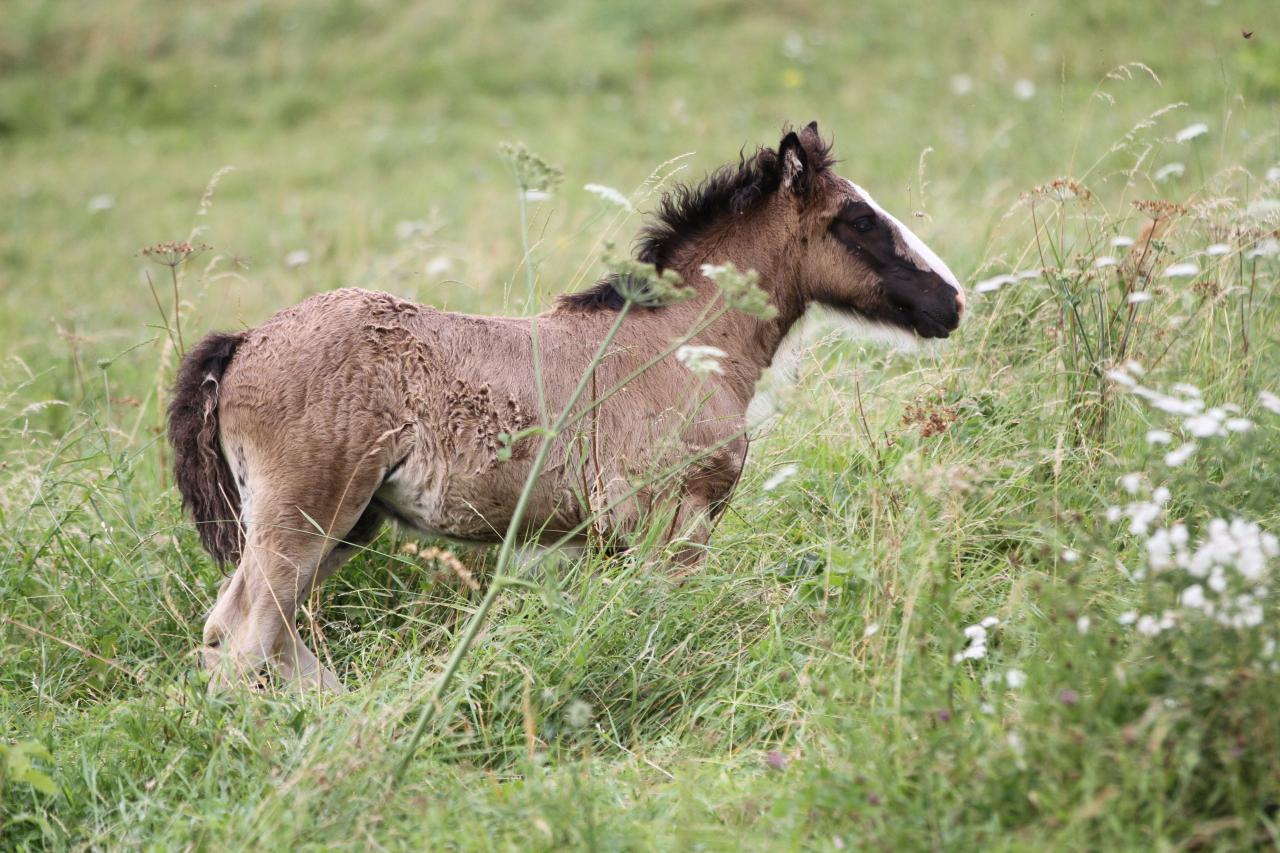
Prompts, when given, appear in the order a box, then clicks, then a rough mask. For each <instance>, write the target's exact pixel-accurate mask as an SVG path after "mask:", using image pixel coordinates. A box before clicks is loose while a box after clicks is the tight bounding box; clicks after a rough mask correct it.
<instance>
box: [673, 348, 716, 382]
mask: <svg viewBox="0 0 1280 853" xmlns="http://www.w3.org/2000/svg"><path fill="white" fill-rule="evenodd" d="M726 355H728V353H726V352H725V351H724V350H722V349H720V348H719V347H706V346H696V345H694V344H685V345H684V346H682V347H680V348H679V349H678V350H676V360H677V361H679V362H680V363H681V364H683V365H684V366H685V367H687V368H689V371H690V372H691V373H696V374H697V375H698V376H706V375H707V374H709V373H724V368H723V367H722V366H721V365H720V359H722V358H724V357H725V356H726Z"/></svg>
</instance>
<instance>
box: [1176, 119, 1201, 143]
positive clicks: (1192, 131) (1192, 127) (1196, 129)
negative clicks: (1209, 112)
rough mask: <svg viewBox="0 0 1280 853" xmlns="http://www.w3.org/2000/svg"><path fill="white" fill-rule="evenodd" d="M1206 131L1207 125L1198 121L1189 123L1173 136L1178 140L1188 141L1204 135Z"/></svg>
mask: <svg viewBox="0 0 1280 853" xmlns="http://www.w3.org/2000/svg"><path fill="white" fill-rule="evenodd" d="M1208 132H1209V125H1207V124H1205V123H1204V122H1202V121H1198V122H1196V123H1195V124H1189V125H1187V126H1186V127H1184V128H1183V129H1182V130H1180V131H1178V132H1177V134H1176V135H1175V136H1174V137H1173V138H1174V139H1175V140H1176V141H1178V142H1190V141H1191V140H1193V139H1196V138H1198V137H1201V136H1204V135H1205V134H1206V133H1208Z"/></svg>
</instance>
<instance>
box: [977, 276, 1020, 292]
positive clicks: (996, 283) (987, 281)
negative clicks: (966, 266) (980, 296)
mask: <svg viewBox="0 0 1280 853" xmlns="http://www.w3.org/2000/svg"><path fill="white" fill-rule="evenodd" d="M1017 280H1018V277H1017V276H1016V275H1010V274H1008V273H1004V274H1002V275H996V276H992V277H991V278H984V279H983V280H982V281H980V282H978V283H977V284H975V285H974V286H973V290H974V292H975V293H994V292H995V291H997V290H999V289H1000V288H1002V287H1004V286H1005V285H1006V284H1014V283H1016V282H1017Z"/></svg>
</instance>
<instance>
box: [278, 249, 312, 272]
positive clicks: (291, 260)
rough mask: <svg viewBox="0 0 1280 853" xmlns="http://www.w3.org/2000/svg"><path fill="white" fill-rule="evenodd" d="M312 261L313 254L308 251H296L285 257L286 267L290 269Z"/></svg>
mask: <svg viewBox="0 0 1280 853" xmlns="http://www.w3.org/2000/svg"><path fill="white" fill-rule="evenodd" d="M310 260H311V253H310V252H308V251H307V250H306V249H295V250H294V251H292V252H290V253H289V254H287V255H285V256H284V265H285V266H286V267H288V268H289V269H293V268H294V267H300V266H302V265H303V264H305V263H307V262H309V261H310Z"/></svg>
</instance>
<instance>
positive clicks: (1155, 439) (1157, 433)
mask: <svg viewBox="0 0 1280 853" xmlns="http://www.w3.org/2000/svg"><path fill="white" fill-rule="evenodd" d="M1172 441H1173V436H1172V435H1171V434H1170V433H1169V432H1168V430H1163V429H1152V430H1147V444H1170V443H1171V442H1172Z"/></svg>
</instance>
